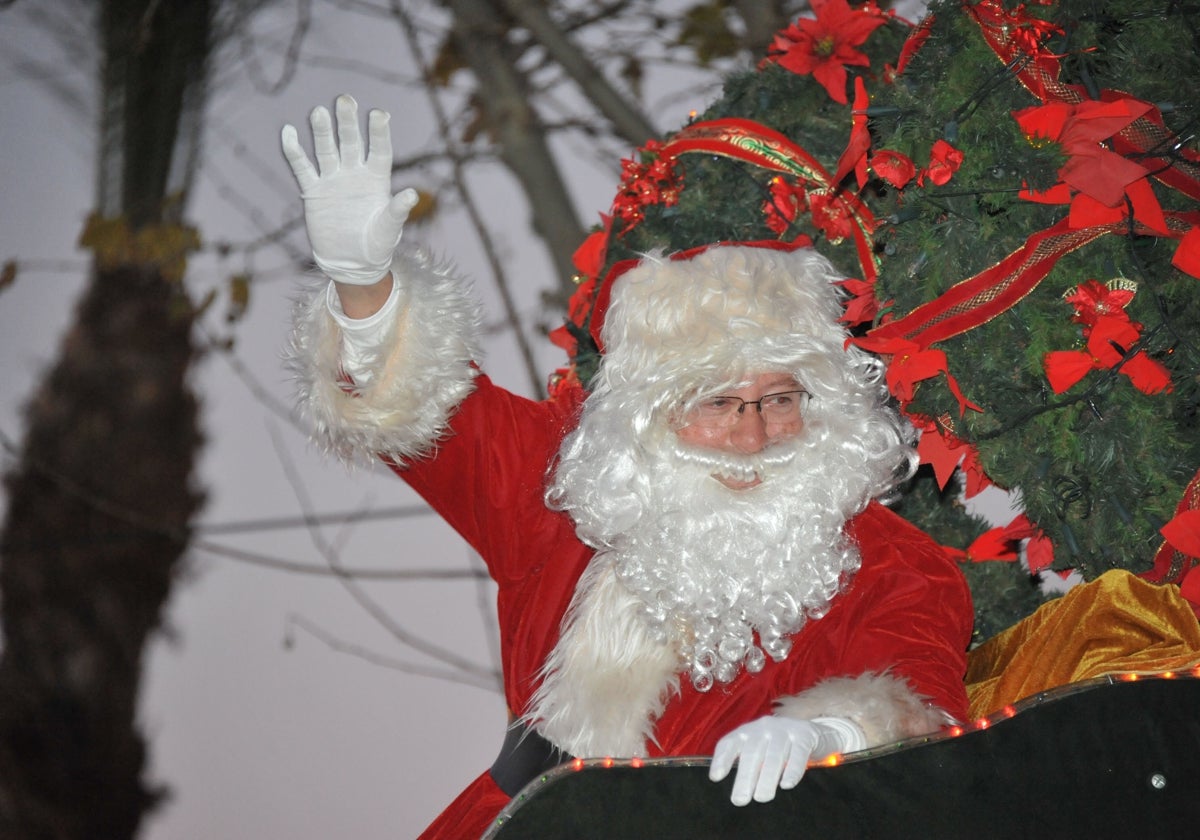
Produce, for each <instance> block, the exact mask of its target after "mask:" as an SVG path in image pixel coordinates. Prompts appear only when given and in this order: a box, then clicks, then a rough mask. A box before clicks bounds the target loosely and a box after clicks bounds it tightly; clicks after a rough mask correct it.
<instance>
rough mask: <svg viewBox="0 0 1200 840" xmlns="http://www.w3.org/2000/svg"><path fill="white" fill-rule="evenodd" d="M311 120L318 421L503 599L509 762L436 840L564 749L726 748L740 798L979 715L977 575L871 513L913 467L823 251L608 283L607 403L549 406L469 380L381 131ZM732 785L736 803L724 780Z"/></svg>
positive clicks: (722, 768)
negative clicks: (476, 563) (972, 640)
mask: <svg viewBox="0 0 1200 840" xmlns="http://www.w3.org/2000/svg"><path fill="white" fill-rule="evenodd" d="M336 109H337V126H336V139H335V128H334V124H333V119H332V118H331V116H330V114H329V113H328V111H327V110H326V109H324V108H317V109H316V110H315V111H314V112H313V114H312V118H311V125H312V130H313V137H314V151H315V153H316V159H317V162H318V164H319V169H318V168H317V167H315V166H314V165H313V164H312V163H311V162H310V160H309V158H308V156H307V154H306V153H305V152H304V150H303V149H302V147H301V145H300V143H299V139H298V136H297V133H296V131H295V129H294V128H292V127H291V126H287V127H285V128H284V131H283V148H284V152H285V154H286V156H287V158H288V160H289V162H290V163H291V166H292V169H293V172H294V173H295V175H296V178H297V181H298V182H299V184H300V187H301V191H302V196H303V199H304V206H305V216H306V222H307V226H308V232H309V237H310V240H311V243H312V247H313V252H314V257H315V259H316V263H317V265H318V266H319V267H320V268H321V269H322V271H323V272H324V273H325V274H326V275H328V277H329V278H330V279H331V280H332V282H331V283H329V284H328V287H327V289H326V288H323V289H321V290H319V291H317V292H316V293H315V294H313V295H311V296H310V298H309V299H308V300H307V301H306V302H304V303H302V305H301V306H300V308H299V309H298V313H297V320H296V331H295V340H294V345H293V353H292V358H293V361H294V365H295V368H296V370H297V372H298V375H299V380H300V383H301V401H302V405H303V406H304V408H305V409H306V411H307V412H308V414H309V416H310V417H311V418H312V420H313V422H314V426H315V429H316V433H317V435H318V436H319V438H320V439H322V440H323V441H324V442H325V443H326V444H327V445H328V446H329V447H330V448H332V449H333V450H335V451H337V452H339V453H341V454H342V455H344V456H347V457H352V458H353V457H381V458H383V459H384V460H385V461H386V462H387V463H388V464H389V465H390V466H392V467H393V468H394V469H395V471H396V472H397V473H398V474H399V475H400V477H401V478H403V479H404V480H405V481H407V482H409V483H410V484H411V485H412V486H413V487H414V488H415V489H416V490H417V491H418V492H420V493H421V494H422V496H423V497H424V498H425V499H426V500H428V502H429V503H430V504H431V505H432V506H433V507H434V508H435V509H436V510H437V511H438V512H439V513H440V514H441V515H442V516H443V517H444V518H445V519H446V520H447V521H448V522H449V523H450V524H451V525H452V526H453V527H454V528H456V529H457V530H458V532H459V533H460V534H462V535H463V537H464V538H466V540H467V541H468V542H469V543H470V544H471V545H472V546H474V548H475V549H476V550H478V552H479V553H480V555H481V556H482V557H483V558H484V560H485V562H486V563H487V565H488V569H489V571H490V573H491V575H492V577H493V578H494V579H495V580H496V582H497V584H498V587H499V594H498V617H499V622H500V632H501V643H502V658H503V663H504V677H505V696H506V699H507V702H508V707H509V711H510V713H511V715H512V719H513V721H514V722H513V725H512V727H511V728H510V731H509V733H508V737H507V738H506V740H505V745H504V748H503V750H502V752H501V756H500V758H499V759H497V762H496V764H495V766H493V768H492V769H491V770H489V771H487V772H485V773H484V774H483V775H481V776H480V777H479V778H478V779H477V780H476V781H475V782H474V783H473V784H472V785H471V786H470V787H469V788H468V789H467V790H466V791H465V792H464V793H463V795H462V796H460V797H459V798H458V799H457V800H456V801H455V802H454V803H453V804H452V805H451V806H450V807H449V808H448V809H447V810H446V811H445V812H444V813H443V814H442V816H441V817H439V819H438V820H437V821H436V822H435V823H434V824H433V825H432V826H430V828H429V829H428V831H427V832H426V834H425V835H423V836H424V837H428V838H451V837H453V838H462V837H476V836H478V835H479V834H480V833H482V832H483V831H484V830H486V828H487V827H488V825H489V823H490V822H491V821H492V820H493V819H494V817H495V815H496V814H497V813H498V812H499V810H500V809H501V808H502V807H503V806H504V805H505V804H506V803H507V801H508V799H509V798H510V797H511V796H512V795H514V794H515V793H516V791H517V790H519V789H520V787H521V786H522V785H523V784H524V783H525V782H526V781H528V780H529V779H530V778H532V776H533V775H535V774H536V773H538V772H540V771H541V770H543V769H544V768H545V766H547V765H548V764H552V763H554V762H557V761H561V760H565V759H566V758H567V757H570V756H578V757H597V756H622V757H628V756H660V755H711V756H713V758H712V763H711V776H712V778H713V779H714V780H717V781H720V780H721V779H723V778H724V777H725V776H726V775H727V774H729V772H730V771H731V769H732V768H733V767H734V765H735V764H736V765H737V770H736V773H735V774H734V780H733V784H732V793H731V797H732V801H733V802H734V803H735V804H739V805H745V804H747V803H749V802H750V801H751V799H754V800H757V801H768V800H770V799H772V798H773V797H774V796H775V795H776V792H777V790H778V789H780V788H784V789H786V788H789V787H792V786H794V785H796V784H797V783H799V781H800V779H801V777H802V775H803V773H804V770H805V767H806V765H807V763H808V762H809V761H810V760H814V759H818V758H821V757H823V756H826V755H828V754H830V753H835V752H850V751H854V750H858V749H862V748H865V747H869V746H874V745H878V744H882V743H886V742H890V741H893V740H897V739H900V738H905V737H910V736H915V735H919V734H924V733H928V732H931V731H934V730H937V729H938V728H939V727H942V726H945V725H947V724H949V723H951V722H953V721H954V720H955V719H960V718H962V717H964V716H965V715H966V696H965V692H964V688H963V682H962V679H963V673H964V669H965V649H966V646H967V643H968V639H969V636H970V630H971V607H970V601H969V595H968V592H967V588H966V585H965V583H964V581H963V580H962V578H961V575H960V573H959V572H958V569H957V568H956V566H955V565H954V563H953V562H951V561H950V560H949V559H948V558H947V557H946V556H945V555H944V553H943V552H942V551H941V550H940V549H939V547H938V546H937V545H936V544H935V543H933V542H932V541H931V540H930V539H929V538H928V537H926V536H925V535H924V534H922V533H921V532H919V531H917V530H916V529H915V528H913V527H912V526H911V525H909V524H907V523H906V522H904V521H903V520H902V519H900V518H899V517H898V516H896V515H895V514H893V513H892V512H890V511H889V510H888V509H887V508H886V507H884V506H883V505H882V504H881V503H880V501H879V500H880V499H886V497H887V495H888V493H889V492H891V491H892V490H893V489H894V488H895V487H896V486H897V484H898V483H899V482H901V481H903V480H904V479H906V478H907V477H908V476H909V475H910V473H911V470H912V469H913V463H914V457H913V451H912V448H911V446H910V439H909V432H908V430H907V429H906V427H905V426H904V425H903V423H902V422H901V421H900V420H899V418H898V417H897V415H896V413H895V412H894V411H893V410H892V409H890V408H889V407H888V405H887V394H886V389H885V388H884V387H883V385H882V382H881V375H880V366H879V364H878V362H877V361H876V360H875V359H873V358H871V357H869V356H867V355H866V354H863V353H862V352H860V351H858V350H856V349H855V348H853V347H849V348H848V347H846V343H845V342H846V333H845V331H844V329H843V328H842V327H841V326H840V325H839V323H838V318H839V316H840V314H841V305H840V302H839V296H838V291H837V287H836V285H835V283H836V281H837V280H838V279H840V278H838V276H837V275H836V274H835V272H834V271H833V269H832V267H831V266H830V265H829V264H828V262H827V261H826V260H825V259H824V258H822V257H821V256H820V255H818V254H817V253H816V252H815V251H813V250H810V249H800V250H787V249H782V248H775V247H751V246H744V245H717V246H713V247H710V248H707V249H703V250H700V251H698V252H697V253H693V254H688V255H664V254H661V253H652V254H647V255H645V256H644V258H643V259H641V260H640V261H639V262H638V263H637V264H636V265H635V266H634V267H632V268H630V269H629V270H626V271H623V272H615V273H614V275H612V276H610V277H609V278H608V279H607V280H606V283H607V284H609V285H608V287H607V288H605V290H604V291H603V293H602V295H603V296H605V297H609V298H610V303H609V305H608V307H607V311H606V312H605V313H604V317H603V328H602V331H601V332H600V334H599V338H600V339H601V343H602V345H603V347H604V358H603V362H602V363H601V366H600V369H599V373H598V374H597V376H596V378H595V381H594V382H592V383H590V393H588V394H586V395H585V394H583V393H582V392H580V393H578V394H568V395H567V396H565V397H562V398H559V399H555V400H548V401H531V400H528V399H524V398H522V397H519V396H516V395H513V394H511V393H509V392H507V391H505V390H503V389H501V388H499V387H497V386H496V385H494V384H493V383H492V382H491V381H490V379H489V378H488V377H487V376H486V375H485V374H483V373H482V372H481V371H480V369H479V367H478V366H477V361H478V358H479V353H478V347H477V343H476V339H477V336H478V335H479V332H480V328H479V318H478V311H477V307H476V305H475V303H474V302H473V301H472V299H471V297H470V294H469V291H468V289H467V288H466V285H465V284H464V283H463V282H462V281H461V280H460V279H459V278H457V277H456V276H455V275H454V273H453V271H452V270H450V269H448V268H446V267H444V266H439V265H437V264H435V263H433V262H432V261H430V260H429V259H428V258H426V257H424V256H422V255H420V254H417V253H414V252H409V251H406V250H404V249H400V248H398V245H399V240H400V232H401V228H402V226H403V223H404V221H405V219H406V218H407V214H408V211H409V210H410V209H411V207H412V205H413V202H414V201H415V195H414V194H413V193H412V191H404V192H401V193H400V194H398V195H396V196H392V195H391V193H390V169H391V142H390V137H389V131H388V117H387V115H386V114H385V113H383V112H380V111H372V112H371V114H370V116H369V120H368V126H369V141H370V142H369V151H366V152H364V144H363V143H362V141H361V138H360V136H359V127H358V114H357V106H356V104H355V103H354V101H353V100H352V99H350V98H349V97H340V98H339V99H338V101H337V106H336ZM714 795H717V792H716V790H715V789H714Z"/></svg>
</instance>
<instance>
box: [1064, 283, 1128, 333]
mask: <svg viewBox="0 0 1200 840" xmlns="http://www.w3.org/2000/svg"><path fill="white" fill-rule="evenodd" d="M1136 291H1137V287H1136V286H1135V285H1134V284H1133V283H1132V282H1131V281H1123V280H1110V281H1109V282H1108V283H1101V282H1100V281H1099V280H1087V281H1085V282H1083V283H1080V284H1079V285H1078V286H1077V287H1076V288H1075V289H1074V291H1071V292H1068V293H1067V294H1065V295H1063V300H1065V301H1066V302H1067V303H1069V304H1071V305H1072V306H1074V307H1075V314H1074V315H1073V316H1072V318H1071V320H1072V321H1074V322H1076V323H1078V324H1086V325H1087V326H1089V327H1090V326H1093V325H1094V324H1095V323H1096V319H1097V318H1101V317H1106V316H1107V317H1115V318H1120V317H1122V316H1124V315H1125V307H1126V306H1128V305H1129V302H1130V301H1131V300H1133V295H1134V293H1135V292H1136Z"/></svg>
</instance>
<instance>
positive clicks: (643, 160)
mask: <svg viewBox="0 0 1200 840" xmlns="http://www.w3.org/2000/svg"><path fill="white" fill-rule="evenodd" d="M661 148H662V143H660V142H659V141H657V140H651V141H649V142H648V143H646V145H645V146H643V147H642V148H641V149H639V150H638V151H639V153H640V154H639V157H638V159H633V158H625V159H623V160H622V161H621V186H620V188H619V189H618V190H617V195H616V198H614V199H613V204H612V213H613V215H614V216H616V217H617V218H619V219H621V220H622V221H623V222H624V223H625V227H624V229H623V231H622V232H628V231H630V230H632V229H633V228H634V227H636V226H637V225H638V224H640V223H641V221H642V219H644V218H645V211H644V208H646V207H647V206H649V205H651V204H662V205H664V206H666V207H671V206H673V205H675V204H677V203H678V202H679V193H680V191H681V190H682V189H683V181H682V178H681V177H680V176H679V175H678V174H677V173H676V171H675V161H674V159H673V158H662V157H659V150H660V149H661Z"/></svg>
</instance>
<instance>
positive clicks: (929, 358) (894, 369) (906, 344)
mask: <svg viewBox="0 0 1200 840" xmlns="http://www.w3.org/2000/svg"><path fill="white" fill-rule="evenodd" d="M853 343H854V344H857V345H858V346H859V347H861V348H863V349H864V350H869V351H871V352H873V353H880V354H882V355H890V356H891V361H890V362H888V367H887V373H886V374H885V377H884V378H885V380H886V382H887V386H888V390H889V391H891V393H892V396H894V397H895V398H896V399H898V400H900V404H901V406H904V405H907V404H908V403H910V402H912V400H913V397H914V396H916V390H915V388H916V384H917V383H918V382H921V381H923V380H925V379H932V378H933V377H935V376H937V375H938V374H939V373H944V374H945V375H946V387H948V388H949V389H950V393H952V394H953V395H954V398H955V399H956V400H958V413H959V415H960V416H961V415H963V414H965V413H966V411H967V409H968V408H969V409H971V410H972V411H983V409H982V408H980V407H979V406H977V405H975V403H973V402H971V401H970V400H968V399H967V398H966V396H964V395H963V392H962V390H961V389H960V388H959V387H958V381H957V380H956V379H955V378H954V377H953V376H951V375H950V367H949V364H948V362H947V360H946V354H945V353H944V352H942V351H941V350H934V349H932V348H928V347H922V346H921V345H920V344H917V342H915V341H910V340H909V339H907V338H873V337H871V336H867V337H866V338H856V339H853Z"/></svg>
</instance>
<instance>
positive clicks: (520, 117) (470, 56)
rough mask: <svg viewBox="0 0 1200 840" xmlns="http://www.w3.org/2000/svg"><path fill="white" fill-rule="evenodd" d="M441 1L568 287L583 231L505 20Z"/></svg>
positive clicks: (477, 2) (485, 6) (477, 6)
mask: <svg viewBox="0 0 1200 840" xmlns="http://www.w3.org/2000/svg"><path fill="white" fill-rule="evenodd" d="M397 5H399V4H397ZM447 5H448V6H449V8H450V9H451V11H452V12H453V13H454V23H453V27H452V36H453V38H454V40H455V42H456V44H457V46H458V51H459V53H460V54H461V55H462V56H463V57H464V58H465V59H466V61H467V62H468V64H469V65H470V67H471V72H472V74H473V75H474V76H475V82H476V85H477V86H478V95H477V97H476V100H477V102H476V104H477V105H478V107H479V108H480V109H481V110H482V111H483V112H484V113H485V114H486V115H487V122H488V126H489V128H490V129H491V131H492V132H494V140H495V142H496V143H497V145H498V146H499V147H500V155H501V157H502V158H503V160H504V162H505V165H506V166H508V168H509V170H510V171H511V172H512V173H513V175H514V176H515V177H516V178H517V180H518V181H520V183H521V187H522V189H523V190H524V192H525V195H526V196H528V197H529V206H530V210H531V212H532V213H533V227H534V230H536V231H537V233H538V235H539V236H541V237H542V239H543V241H545V242H546V245H547V247H548V248H549V250H550V253H551V256H552V258H553V260H554V265H555V270H556V272H557V274H558V278H559V285H560V287H561V288H562V289H563V290H564V291H565V292H569V291H570V278H571V276H572V275H573V274H574V272H575V269H574V267H573V265H572V262H571V257H572V256H573V255H574V253H575V249H576V248H577V247H578V246H579V243H580V242H582V241H583V238H584V233H585V231H584V228H583V225H582V224H581V223H580V221H579V215H578V214H577V213H576V212H575V205H574V203H573V202H572V200H571V196H570V194H569V193H568V191H567V188H566V185H565V183H564V182H563V179H562V176H561V174H560V172H559V167H558V165H557V164H556V163H555V159H554V157H553V155H552V154H551V151H550V147H549V145H548V144H547V142H546V137H545V132H544V131H543V129H542V126H541V119H540V117H539V116H538V113H537V111H536V109H535V108H534V107H533V105H532V103H531V101H530V90H529V86H528V83H527V80H526V79H525V77H524V76H523V75H522V74H521V72H520V71H519V69H518V68H517V67H516V64H515V60H514V59H515V56H514V55H513V54H512V48H511V47H510V45H509V44H508V43H507V38H506V35H507V32H508V25H507V24H506V22H505V21H504V20H503V18H501V17H500V16H499V15H498V14H497V12H496V10H495V8H494V7H493V6H492V4H491V3H489V2H487V0H448V4H447Z"/></svg>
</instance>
